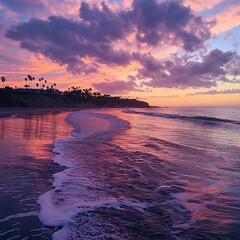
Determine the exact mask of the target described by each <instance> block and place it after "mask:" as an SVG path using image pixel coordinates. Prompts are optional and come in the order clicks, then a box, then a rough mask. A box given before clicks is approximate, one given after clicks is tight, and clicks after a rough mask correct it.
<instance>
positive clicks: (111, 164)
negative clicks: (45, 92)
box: [0, 108, 240, 240]
mask: <svg viewBox="0 0 240 240" xmlns="http://www.w3.org/2000/svg"><path fill="white" fill-rule="evenodd" d="M239 116H240V115H239V108H226V109H224V108H156V109H153V108H152V109H97V110H96V109H95V110H90V109H89V110H83V111H74V112H58V113H44V114H37V115H32V114H31V115H24V114H23V115H19V116H15V117H12V118H2V119H0V120H1V126H2V128H1V131H2V133H1V153H3V154H1V165H0V166H1V175H0V176H1V185H0V187H1V191H2V193H4V194H3V195H1V206H4V207H3V209H4V211H1V217H0V224H1V228H0V229H1V232H0V236H1V237H3V239H39V238H41V239H51V238H52V239H54V240H58V239H59V240H60V239H66V240H68V239H84V240H85V239H116V240H118V239H139V240H143V239H164V240H165V239H167V240H168V239H178V240H179V239H196V240H197V239H209V240H210V239H211V240H212V239H224V240H225V239H226V240H227V239H231V240H237V239H238V238H239V234H240V232H239V229H240V225H239V220H240V219H239V215H240V204H239V199H240V192H239V187H238V185H239V171H240V166H239V154H240V142H239V133H240V119H239ZM12 149H14V151H12ZM6 159H8V160H7V161H6Z"/></svg>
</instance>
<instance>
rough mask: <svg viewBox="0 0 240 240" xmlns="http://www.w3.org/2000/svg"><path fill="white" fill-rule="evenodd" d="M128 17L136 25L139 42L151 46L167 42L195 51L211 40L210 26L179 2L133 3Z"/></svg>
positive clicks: (138, 0) (137, 0)
mask: <svg viewBox="0 0 240 240" xmlns="http://www.w3.org/2000/svg"><path fill="white" fill-rule="evenodd" d="M129 17H130V18H131V20H132V22H133V23H134V24H135V25H136V28H137V33H136V38H137V40H138V41H140V42H143V43H147V44H149V45H154V46H156V45H158V44H159V43H160V42H164V44H170V45H177V46H183V48H184V49H185V50H187V51H192V50H194V49H197V48H199V47H202V46H203V44H204V42H205V41H206V40H207V39H209V38H210V31H209V29H208V27H209V26H208V25H209V24H210V23H204V22H203V20H202V18H201V17H195V16H194V15H193V13H192V11H191V9H190V8H187V7H185V6H183V5H182V4H181V3H180V2H179V1H164V2H160V3H159V2H158V1H157V0H151V1H149V0H134V1H133V9H132V11H131V12H130V13H129Z"/></svg>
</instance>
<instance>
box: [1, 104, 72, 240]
mask: <svg viewBox="0 0 240 240" xmlns="http://www.w3.org/2000/svg"><path fill="white" fill-rule="evenodd" d="M69 112H70V111H69V110H68V111H66V109H25V108H19V109H0V116H1V119H0V152H1V154H0V190H1V195H0V239H17V240H18V239H19V240H20V239H51V235H52V233H53V232H54V231H55V229H53V228H47V227H44V226H43V225H42V224H41V223H40V221H39V219H38V213H39V210H40V206H39V205H38V204H37V199H38V197H39V195H41V194H42V193H44V192H46V191H49V190H50V189H52V175H53V174H54V173H56V172H59V171H61V170H62V168H61V167H60V166H58V165H56V164H54V163H53V162H52V158H53V156H54V154H53V153H52V144H53V142H54V141H55V140H56V139H59V138H65V137H68V136H69V135H70V133H71V130H72V128H71V127H70V126H69V125H68V124H66V122H65V120H64V119H65V118H66V116H67V115H68V113H69ZM12 115H14V116H15V117H10V116H12Z"/></svg>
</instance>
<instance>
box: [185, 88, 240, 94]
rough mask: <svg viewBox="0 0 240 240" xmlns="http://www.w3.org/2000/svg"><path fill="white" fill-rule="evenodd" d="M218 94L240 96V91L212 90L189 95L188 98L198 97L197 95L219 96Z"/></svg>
mask: <svg viewBox="0 0 240 240" xmlns="http://www.w3.org/2000/svg"><path fill="white" fill-rule="evenodd" d="M218 94H240V89H238V88H236V89H227V90H210V91H206V92H196V93H191V94H188V95H187V96H196V95H218Z"/></svg>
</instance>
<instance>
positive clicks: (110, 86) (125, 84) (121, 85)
mask: <svg viewBox="0 0 240 240" xmlns="http://www.w3.org/2000/svg"><path fill="white" fill-rule="evenodd" d="M93 87H95V88H96V89H97V90H98V91H100V92H103V93H106V94H124V93H128V92H130V91H134V90H136V83H135V82H134V81H132V80H129V81H121V80H119V81H113V82H110V81H105V82H100V83H94V84H93Z"/></svg>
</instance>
